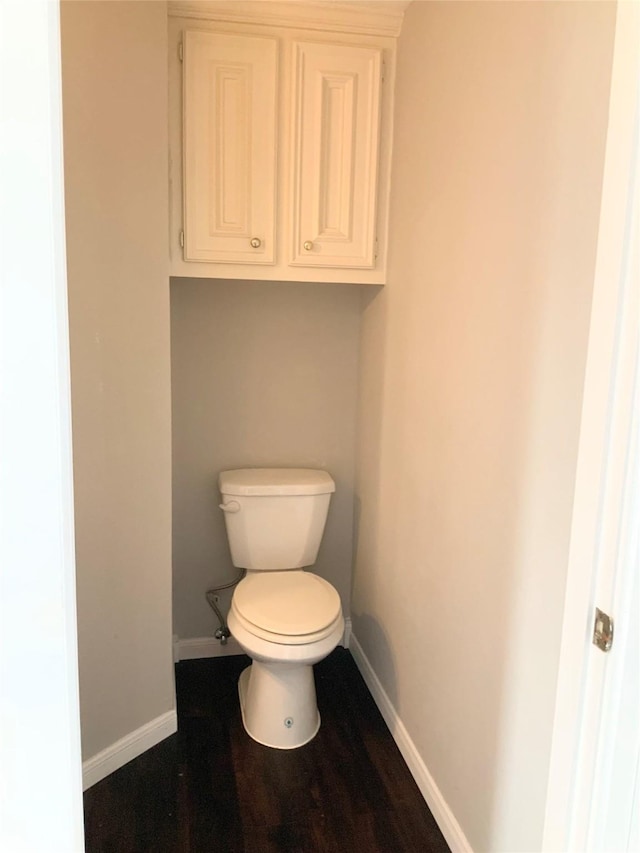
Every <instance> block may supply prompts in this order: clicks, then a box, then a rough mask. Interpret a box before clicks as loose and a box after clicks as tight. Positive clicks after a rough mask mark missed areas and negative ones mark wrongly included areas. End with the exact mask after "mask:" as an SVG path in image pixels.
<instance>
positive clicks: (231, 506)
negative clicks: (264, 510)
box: [219, 501, 240, 512]
mask: <svg viewBox="0 0 640 853" xmlns="http://www.w3.org/2000/svg"><path fill="white" fill-rule="evenodd" d="M219 507H220V509H221V510H222V511H223V512H240V504H239V503H238V501H229V503H226V504H219Z"/></svg>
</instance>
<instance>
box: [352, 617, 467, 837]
mask: <svg viewBox="0 0 640 853" xmlns="http://www.w3.org/2000/svg"><path fill="white" fill-rule="evenodd" d="M349 649H350V651H351V654H352V655H353V659H354V660H355V662H356V664H357V666H358V669H359V670H360V673H361V675H362V677H363V678H364V680H365V683H366V685H367V687H368V688H369V690H370V692H371V695H372V696H373V698H374V700H375V702H376V705H377V706H378V708H379V709H380V713H381V714H382V716H383V717H384V720H385V722H386V724H387V726H388V727H389V731H390V732H391V734H392V735H393V739H394V740H395V742H396V744H397V745H398V749H399V750H400V752H401V753H402V757H403V758H404V760H405V761H406V763H407V766H408V768H409V770H410V771H411V775H412V776H413V778H414V779H415V781H416V784H417V786H418V788H419V789H420V793H421V794H422V796H423V797H424V798H425V800H426V803H427V805H428V806H429V808H430V810H431V813H432V814H433V816H434V818H435V819H436V823H437V824H438V826H439V827H440V831H441V832H442V834H443V835H444V837H445V839H446V842H447V844H448V845H449V847H450V848H451V850H452V851H453V853H473V848H472V847H471V845H470V844H469V841H468V839H467V837H466V836H465V834H464V832H463V831H462V829H461V827H460V824H459V823H458V821H457V820H456V819H455V816H454V814H453V812H452V811H451V809H450V808H449V806H448V805H447V802H446V800H445V798H444V797H443V795H442V792H441V791H440V789H439V788H438V786H437V785H436V783H435V781H434V778H433V776H432V775H431V773H429V770H428V769H427V766H426V764H425V763H424V761H423V759H422V757H421V756H420V753H419V752H418V750H417V748H416V745H415V744H414V742H413V741H412V740H411V737H410V736H409V733H408V732H407V730H406V728H405V727H404V724H403V722H402V720H401V719H400V717H399V716H398V712H397V711H396V709H395V708H394V706H393V704H392V702H391V700H390V699H389V697H388V696H387V693H386V691H385V689H384V687H383V686H382V684H381V683H380V680H379V678H378V676H377V675H376V674H375V672H374V670H373V667H372V666H371V664H370V662H369V660H368V658H367V656H366V655H365V653H364V651H363V649H362V646H361V645H360V643H359V642H358V638H357V637H356V636H355V634H353V633H351V636H350V643H349Z"/></svg>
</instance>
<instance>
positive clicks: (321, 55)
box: [291, 41, 381, 268]
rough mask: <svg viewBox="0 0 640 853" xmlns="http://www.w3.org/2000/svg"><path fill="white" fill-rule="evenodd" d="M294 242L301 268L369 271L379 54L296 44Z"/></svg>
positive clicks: (293, 257)
mask: <svg viewBox="0 0 640 853" xmlns="http://www.w3.org/2000/svg"><path fill="white" fill-rule="evenodd" d="M294 75H295V78H294V96H293V100H294V103H293V121H294V142H293V161H294V162H293V184H292V186H293V223H292V224H293V243H292V252H291V263H292V264H293V265H299V266H328V267H363V268H366V267H373V266H375V222H376V195H377V177H378V139H379V132H380V130H379V125H380V82H381V51H380V50H378V49H376V48H368V47H355V46H349V45H333V44H316V43H311V42H300V41H299V42H295V43H294Z"/></svg>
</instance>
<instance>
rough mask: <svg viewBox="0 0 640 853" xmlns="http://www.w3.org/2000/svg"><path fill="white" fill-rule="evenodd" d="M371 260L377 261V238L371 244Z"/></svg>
mask: <svg viewBox="0 0 640 853" xmlns="http://www.w3.org/2000/svg"><path fill="white" fill-rule="evenodd" d="M373 258H374V260H376V261H377V260H378V238H377V237H376V241H375V243H374V244H373Z"/></svg>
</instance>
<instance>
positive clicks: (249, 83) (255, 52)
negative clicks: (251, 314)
mask: <svg viewBox="0 0 640 853" xmlns="http://www.w3.org/2000/svg"><path fill="white" fill-rule="evenodd" d="M276 95H277V40H276V39H275V38H263V37H260V36H240V35H236V34H221V33H211V32H201V31H198V32H196V31H191V32H186V33H185V38H184V104H183V110H184V259H185V261H221V262H229V261H231V262H233V261H236V262H241V263H259V264H260V263H261V264H272V263H273V262H274V260H275V178H276V114H277V97H276Z"/></svg>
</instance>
